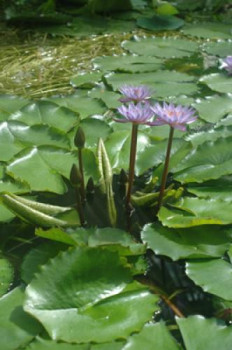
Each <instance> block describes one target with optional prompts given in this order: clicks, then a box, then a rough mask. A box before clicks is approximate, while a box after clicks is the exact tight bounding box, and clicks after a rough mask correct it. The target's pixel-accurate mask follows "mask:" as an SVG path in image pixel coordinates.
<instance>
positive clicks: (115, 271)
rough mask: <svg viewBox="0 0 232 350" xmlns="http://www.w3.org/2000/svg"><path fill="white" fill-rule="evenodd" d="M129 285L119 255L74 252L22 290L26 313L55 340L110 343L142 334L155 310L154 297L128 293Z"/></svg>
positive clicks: (52, 262) (143, 291)
mask: <svg viewBox="0 0 232 350" xmlns="http://www.w3.org/2000/svg"><path fill="white" fill-rule="evenodd" d="M96 262H97V263H96ZM131 282H132V275H131V272H130V269H129V266H128V265H127V264H126V261H125V260H124V259H122V258H119V256H118V254H116V253H113V252H111V251H107V250H106V249H101V248H81V249H80V248H75V249H72V250H69V251H67V252H64V253H62V254H61V255H59V256H58V257H56V258H54V259H52V260H50V263H48V264H46V265H44V266H43V267H42V271H41V273H40V274H38V275H37V276H36V277H35V278H34V279H33V280H32V282H31V284H29V286H28V287H27V290H26V295H27V299H26V303H25V310H26V311H27V312H29V313H30V314H32V315H33V316H34V317H35V318H37V319H38V320H39V321H40V322H41V323H42V324H43V326H44V327H45V329H46V330H47V332H48V333H49V335H50V336H51V338H52V339H54V340H63V341H66V342H74V343H82V342H84V343H86V342H90V341H94V342H107V341H112V340H114V339H117V338H122V337H127V336H128V335H129V334H130V333H132V332H133V331H138V329H141V328H142V326H143V325H144V324H145V323H146V322H147V321H148V320H150V319H151V317H152V314H153V312H154V309H156V306H155V305H154V303H155V302H156V301H157V297H156V296H154V295H152V294H151V293H150V292H149V291H148V290H147V289H146V288H143V287H140V288H138V286H137V287H134V288H131V289H130V288H129V286H130V283H131ZM128 288H129V290H128Z"/></svg>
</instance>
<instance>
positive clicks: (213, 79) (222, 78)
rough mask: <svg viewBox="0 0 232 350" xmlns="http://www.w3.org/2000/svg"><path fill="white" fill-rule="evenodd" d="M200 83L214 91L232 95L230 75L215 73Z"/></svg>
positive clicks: (206, 76)
mask: <svg viewBox="0 0 232 350" xmlns="http://www.w3.org/2000/svg"><path fill="white" fill-rule="evenodd" d="M200 82H201V83H203V84H206V85H208V87H209V88H210V89H212V90H214V91H218V92H223V93H232V79H231V77H230V76H229V75H226V73H225V74H223V73H213V74H209V75H205V76H203V77H202V78H201V79H200Z"/></svg>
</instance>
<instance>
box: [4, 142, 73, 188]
mask: <svg viewBox="0 0 232 350" xmlns="http://www.w3.org/2000/svg"><path fill="white" fill-rule="evenodd" d="M7 172H8V173H9V174H11V175H12V176H13V177H15V178H18V179H19V180H21V181H25V182H27V183H28V184H29V186H30V188H31V189H32V190H34V191H51V192H55V193H60V194H61V193H64V192H65V190H66V187H65V184H64V182H63V180H62V178H61V176H60V175H59V174H57V173H55V172H54V170H53V169H52V168H51V167H50V166H49V165H48V163H47V162H46V161H45V160H44V159H43V156H42V155H41V152H40V150H39V149H38V148H36V147H34V148H29V149H28V148H26V149H25V150H23V151H22V152H20V153H19V154H18V157H17V158H16V159H15V160H14V161H13V162H11V163H10V164H9V165H8V166H7Z"/></svg>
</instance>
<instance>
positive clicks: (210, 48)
mask: <svg viewBox="0 0 232 350" xmlns="http://www.w3.org/2000/svg"><path fill="white" fill-rule="evenodd" d="M203 48H204V50H205V51H206V52H207V53H209V54H210V55H216V56H219V57H226V56H229V55H231V52H232V43H231V41H221V42H210V43H209V42H208V43H206V44H205V45H204V46H203Z"/></svg>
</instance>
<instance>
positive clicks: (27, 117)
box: [9, 101, 79, 132]
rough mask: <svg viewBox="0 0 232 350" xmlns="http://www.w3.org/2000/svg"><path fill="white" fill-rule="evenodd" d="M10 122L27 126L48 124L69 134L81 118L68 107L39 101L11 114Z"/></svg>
mask: <svg viewBox="0 0 232 350" xmlns="http://www.w3.org/2000/svg"><path fill="white" fill-rule="evenodd" d="M9 120H17V121H21V122H23V123H25V124H27V125H35V124H46V125H49V126H53V127H55V128H57V129H61V130H62V131H64V132H67V131H68V130H70V129H71V128H72V127H73V126H74V125H75V124H77V123H78V121H79V118H78V115H77V114H76V113H74V112H73V111H71V110H70V109H68V108H66V107H60V106H58V105H57V104H55V103H53V102H49V101H38V102H35V103H31V104H29V105H27V106H25V107H23V108H22V109H20V110H19V111H18V112H15V113H13V114H11V115H10V116H9Z"/></svg>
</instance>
